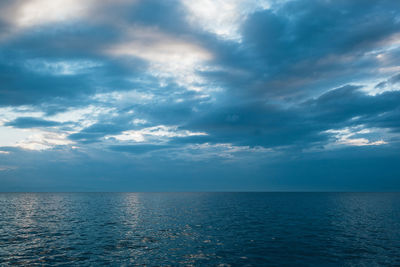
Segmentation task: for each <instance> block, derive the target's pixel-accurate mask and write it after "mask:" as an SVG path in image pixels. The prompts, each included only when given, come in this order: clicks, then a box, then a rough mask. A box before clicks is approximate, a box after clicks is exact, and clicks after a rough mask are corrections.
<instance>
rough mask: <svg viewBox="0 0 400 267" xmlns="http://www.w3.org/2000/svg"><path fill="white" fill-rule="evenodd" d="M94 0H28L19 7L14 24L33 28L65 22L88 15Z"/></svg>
mask: <svg viewBox="0 0 400 267" xmlns="http://www.w3.org/2000/svg"><path fill="white" fill-rule="evenodd" d="M93 3H94V1H92V0H85V1H81V0H26V1H22V4H21V5H19V6H18V8H17V11H16V17H15V20H14V23H15V24H16V25H17V26H18V27H22V28H25V27H32V26H36V25H41V24H45V23H54V22H65V21H68V20H73V19H79V18H82V17H84V16H86V15H87V14H88V11H89V8H90V6H91V5H92V4H93Z"/></svg>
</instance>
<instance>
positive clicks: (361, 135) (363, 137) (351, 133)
mask: <svg viewBox="0 0 400 267" xmlns="http://www.w3.org/2000/svg"><path fill="white" fill-rule="evenodd" d="M325 132H326V133H328V134H332V135H333V136H334V138H335V139H336V140H335V143H334V144H330V145H328V147H329V146H332V145H345V146H379V145H385V144H388V143H387V142H386V141H384V140H383V139H381V138H380V137H379V136H380V135H382V134H380V133H379V129H368V128H363V126H362V125H360V126H357V127H346V128H343V129H339V130H336V129H330V130H327V131H325ZM377 136H378V137H377ZM371 139H375V140H374V141H373V140H371Z"/></svg>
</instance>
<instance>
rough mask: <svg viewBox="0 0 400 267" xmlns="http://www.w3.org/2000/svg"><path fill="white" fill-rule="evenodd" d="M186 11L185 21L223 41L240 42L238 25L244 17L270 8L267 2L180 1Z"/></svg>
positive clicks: (237, 0)
mask: <svg viewBox="0 0 400 267" xmlns="http://www.w3.org/2000/svg"><path fill="white" fill-rule="evenodd" d="M182 3H183V5H184V6H185V7H186V8H187V10H188V16H187V20H188V21H189V23H190V24H192V25H195V26H199V27H201V28H202V29H203V30H205V31H208V32H211V33H214V34H216V35H217V36H219V37H220V38H223V39H228V40H233V41H238V42H240V41H241V34H240V32H239V28H240V25H241V24H242V23H243V22H244V21H245V19H246V17H247V16H248V15H249V14H251V13H253V12H255V11H257V10H264V9H269V8H270V1H267V0H198V1H191V0H182Z"/></svg>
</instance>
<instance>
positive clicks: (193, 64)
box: [105, 27, 213, 91]
mask: <svg viewBox="0 0 400 267" xmlns="http://www.w3.org/2000/svg"><path fill="white" fill-rule="evenodd" d="M127 36H128V40H127V41H124V42H121V43H117V44H114V45H112V46H110V47H109V48H108V49H106V50H105V53H107V54H109V55H111V56H115V57H135V58H140V59H142V60H145V61H146V62H147V63H148V66H149V69H148V72H149V74H151V75H152V76H155V77H157V78H158V79H159V80H160V84H161V85H163V84H167V83H168V82H166V81H167V80H168V79H171V78H172V79H174V80H175V82H176V83H177V84H179V85H181V86H184V87H186V88H187V89H189V90H194V91H201V90H202V88H201V86H200V84H203V83H204V79H203V78H202V77H200V76H199V75H196V71H198V70H204V69H207V65H206V63H207V61H209V60H211V59H212V58H213V55H212V54H211V53H210V52H209V51H207V50H206V49H205V48H203V47H201V46H200V45H198V44H196V43H193V42H190V41H188V40H183V39H180V38H177V37H176V36H171V35H168V34H165V33H163V32H160V31H159V30H158V29H156V28H152V27H147V28H139V27H135V28H131V29H130V30H129V32H128V33H127Z"/></svg>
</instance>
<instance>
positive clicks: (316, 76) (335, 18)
mask: <svg viewBox="0 0 400 267" xmlns="http://www.w3.org/2000/svg"><path fill="white" fill-rule="evenodd" d="M399 8H400V4H399V3H398V2H396V1H369V2H368V4H364V2H360V1H290V2H289V3H287V4H285V5H283V6H281V8H279V9H278V10H265V11H259V12H256V13H254V14H253V15H250V16H249V18H248V19H247V21H246V22H245V23H244V25H243V26H242V29H241V31H242V34H243V40H242V43H241V44H240V46H232V45H231V46H229V45H226V44H221V46H217V47H216V51H217V53H216V55H217V56H216V60H217V62H216V64H221V65H222V66H225V67H226V68H227V70H226V72H219V73H214V74H213V73H205V75H207V77H210V78H211V79H213V80H214V81H218V80H220V82H223V84H225V85H228V86H230V87H232V88H236V90H237V91H239V92H240V93H242V94H250V96H251V95H252V94H254V93H255V94H256V96H255V97H266V95H267V96H268V97H271V96H280V97H285V98H288V97H290V96H292V95H303V96H307V95H310V94H311V95H312V94H313V93H315V92H322V91H324V90H326V89H327V88H329V87H335V86H339V85H340V84H343V83H346V82H348V81H349V80H354V79H357V78H364V77H366V76H368V75H370V72H371V71H372V72H374V71H375V69H376V67H377V66H379V65H380V64H384V63H380V62H378V61H377V60H376V58H375V56H374V55H369V54H367V53H368V52H371V51H374V50H376V49H378V50H379V49H381V47H382V45H384V42H385V40H386V41H387V40H388V38H390V37H392V36H393V35H394V34H396V33H399V28H400V27H399V26H400V23H399V20H398V16H399V12H398V11H397V10H400V9H399ZM219 47H222V49H221V50H224V51H221V50H219V49H220V48H219ZM392 64H396V63H394V62H392ZM232 69H233V70H236V71H232ZM238 77H240V78H238ZM238 79H239V81H238ZM250 96H249V97H250ZM253 97H254V96H253Z"/></svg>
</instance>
